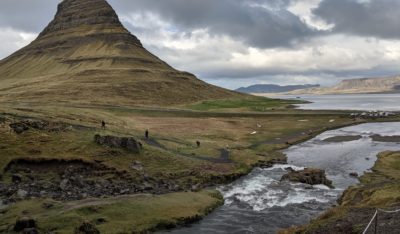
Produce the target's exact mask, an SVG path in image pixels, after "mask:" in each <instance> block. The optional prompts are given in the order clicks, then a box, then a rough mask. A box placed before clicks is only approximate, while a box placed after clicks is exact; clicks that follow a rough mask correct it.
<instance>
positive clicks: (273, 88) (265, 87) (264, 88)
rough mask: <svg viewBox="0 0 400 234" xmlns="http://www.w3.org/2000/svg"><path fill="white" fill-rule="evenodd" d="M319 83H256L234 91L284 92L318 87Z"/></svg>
mask: <svg viewBox="0 0 400 234" xmlns="http://www.w3.org/2000/svg"><path fill="white" fill-rule="evenodd" d="M319 87H320V85H309V84H307V85H286V86H280V85H274V84H256V85H252V86H249V87H242V88H239V89H237V90H236V91H238V92H242V93H286V92H291V91H295V90H301V89H310V88H319Z"/></svg>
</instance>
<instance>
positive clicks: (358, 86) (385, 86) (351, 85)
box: [290, 76, 400, 94]
mask: <svg viewBox="0 0 400 234" xmlns="http://www.w3.org/2000/svg"><path fill="white" fill-rule="evenodd" d="M356 93H400V76H393V77H381V78H361V79H350V80H343V81H342V82H340V83H339V84H337V85H335V86H332V87H324V88H322V87H318V88H308V89H302V90H295V91H290V94H356Z"/></svg>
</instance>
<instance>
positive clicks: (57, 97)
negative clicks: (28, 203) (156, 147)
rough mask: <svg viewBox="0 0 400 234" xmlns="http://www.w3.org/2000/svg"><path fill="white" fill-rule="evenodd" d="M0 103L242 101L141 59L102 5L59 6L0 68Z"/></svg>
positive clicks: (135, 43)
mask: <svg viewBox="0 0 400 234" xmlns="http://www.w3.org/2000/svg"><path fill="white" fill-rule="evenodd" d="M0 87H1V88H0V101H2V102H10V101H12V102H32V101H36V102H37V101H39V102H52V103H60V102H63V103H80V104H82V103H84V104H93V103H96V104H107V105H130V106H144V105H145V106H166V105H177V104H187V103H193V102H198V101H202V100H210V99H224V98H241V97H245V95H244V94H239V93H236V92H233V91H229V90H226V89H222V88H219V87H216V86H213V85H210V84H207V83H205V82H203V81H201V80H199V79H197V78H196V77H195V76H194V75H192V74H189V73H187V72H181V71H177V70H175V69H174V68H172V67H171V66H169V65H168V64H167V63H165V62H164V61H162V60H161V59H159V58H158V57H156V56H155V55H153V54H151V53H150V52H148V51H147V50H146V49H145V48H144V47H143V46H142V44H141V42H140V41H139V39H138V38H136V37H135V36H134V35H132V34H130V32H129V31H128V30H126V29H125V28H124V27H123V25H122V24H121V23H120V21H119V19H118V16H117V15H116V13H115V11H114V10H113V9H112V8H111V6H110V5H109V4H108V3H107V2H106V1H105V0H81V1H75V0H65V1H63V2H62V3H61V4H60V6H59V8H58V11H57V14H56V16H55V18H54V20H53V21H52V22H50V24H49V25H48V26H47V27H46V28H45V29H44V30H43V32H42V33H40V35H39V37H38V38H37V39H36V40H34V41H33V42H32V43H31V44H29V45H28V46H27V47H25V48H23V49H21V50H19V51H17V52H15V53H14V54H12V55H10V56H9V57H8V58H6V59H3V60H1V61H0Z"/></svg>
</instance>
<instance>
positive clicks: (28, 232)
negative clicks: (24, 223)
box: [22, 228, 39, 234]
mask: <svg viewBox="0 0 400 234" xmlns="http://www.w3.org/2000/svg"><path fill="white" fill-rule="evenodd" d="M22 234H39V231H38V230H37V229H36V228H25V229H24V230H23V231H22Z"/></svg>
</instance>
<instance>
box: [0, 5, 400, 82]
mask: <svg viewBox="0 0 400 234" xmlns="http://www.w3.org/2000/svg"><path fill="white" fill-rule="evenodd" d="M58 2H60V1H59V0H0V59H1V58H4V57H6V56H8V55H10V54H11V53H12V52H14V51H16V50H17V49H19V48H21V47H23V46H25V45H26V44H28V43H29V42H30V41H32V40H33V39H34V38H35V37H36V36H37V34H38V33H39V32H40V31H41V30H42V29H43V28H44V27H45V26H46V25H47V24H48V22H50V20H51V19H52V18H53V16H54V14H55V12H56V9H57V4H58ZM109 3H110V4H111V5H112V6H113V7H114V8H115V9H116V11H117V13H118V14H119V16H120V19H121V21H122V22H123V24H124V25H125V27H126V28H128V29H129V30H130V31H131V32H132V33H133V34H135V35H136V36H137V37H139V39H140V40H141V41H142V43H143V44H144V46H145V47H146V48H147V49H149V50H150V51H151V52H153V53H154V54H156V55H157V56H159V57H160V58H162V59H163V60H165V61H166V62H168V63H169V64H171V65H172V66H174V67H175V68H177V69H180V70H185V71H189V72H192V73H195V74H196V75H197V76H198V77H199V78H201V79H203V80H206V81H208V82H210V83H213V84H217V85H220V86H224V87H227V88H237V87H240V86H247V85H251V84H257V83H273V84H283V85H285V84H306V83H318V84H322V85H332V84H335V83H337V82H338V81H340V80H341V79H348V78H359V77H378V76H390V75H395V74H400V23H399V19H400V0H109Z"/></svg>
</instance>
